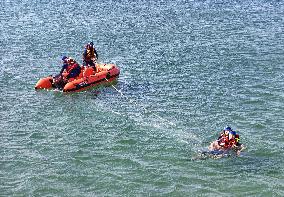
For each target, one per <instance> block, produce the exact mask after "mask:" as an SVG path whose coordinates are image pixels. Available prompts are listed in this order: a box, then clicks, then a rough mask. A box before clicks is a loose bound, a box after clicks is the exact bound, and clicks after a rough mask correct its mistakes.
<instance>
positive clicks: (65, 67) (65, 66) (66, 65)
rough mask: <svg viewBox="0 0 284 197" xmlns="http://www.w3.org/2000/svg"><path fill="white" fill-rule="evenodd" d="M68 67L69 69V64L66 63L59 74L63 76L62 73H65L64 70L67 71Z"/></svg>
mask: <svg viewBox="0 0 284 197" xmlns="http://www.w3.org/2000/svg"><path fill="white" fill-rule="evenodd" d="M67 67H68V64H66V63H64V64H63V65H62V68H61V71H60V73H59V74H60V75H62V73H63V72H64V70H65V69H67Z"/></svg>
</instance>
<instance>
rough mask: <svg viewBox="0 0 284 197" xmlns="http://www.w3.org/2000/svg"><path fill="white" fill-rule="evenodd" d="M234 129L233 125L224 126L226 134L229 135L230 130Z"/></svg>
mask: <svg viewBox="0 0 284 197" xmlns="http://www.w3.org/2000/svg"><path fill="white" fill-rule="evenodd" d="M230 131H232V129H231V127H225V128H224V133H225V135H229V132H230Z"/></svg>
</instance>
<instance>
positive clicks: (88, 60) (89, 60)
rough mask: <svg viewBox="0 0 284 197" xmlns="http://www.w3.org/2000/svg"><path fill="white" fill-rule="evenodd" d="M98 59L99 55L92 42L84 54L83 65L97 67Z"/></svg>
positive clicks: (86, 47)
mask: <svg viewBox="0 0 284 197" xmlns="http://www.w3.org/2000/svg"><path fill="white" fill-rule="evenodd" d="M97 59H98V53H97V51H96V49H95V48H94V44H93V42H90V43H89V44H87V45H86V46H85V50H84V53H83V65H84V66H92V67H94V68H95V67H96V65H95V62H96V61H97Z"/></svg>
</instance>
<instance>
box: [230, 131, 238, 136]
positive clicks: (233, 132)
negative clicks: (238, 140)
mask: <svg viewBox="0 0 284 197" xmlns="http://www.w3.org/2000/svg"><path fill="white" fill-rule="evenodd" d="M229 134H232V135H234V136H236V134H237V133H236V132H235V131H230V133H229Z"/></svg>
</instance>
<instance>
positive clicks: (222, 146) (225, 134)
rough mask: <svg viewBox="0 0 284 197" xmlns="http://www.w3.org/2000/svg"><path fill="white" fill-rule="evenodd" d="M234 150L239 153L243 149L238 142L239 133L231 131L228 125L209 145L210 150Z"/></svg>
mask: <svg viewBox="0 0 284 197" xmlns="http://www.w3.org/2000/svg"><path fill="white" fill-rule="evenodd" d="M231 149H232V150H235V151H236V152H237V154H238V155H239V154H240V152H241V151H242V150H243V149H244V146H243V145H242V144H240V143H239V135H238V134H237V133H236V132H235V131H233V130H232V129H231V128H230V127H226V128H225V129H224V130H223V131H222V132H221V135H220V136H219V137H218V139H217V140H215V141H214V142H212V143H211V144H210V146H209V150H210V151H215V150H222V151H228V150H231Z"/></svg>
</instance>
